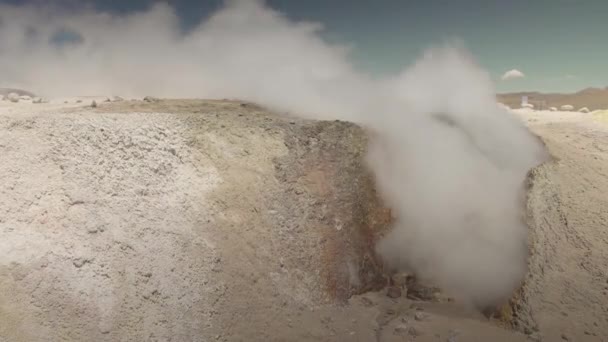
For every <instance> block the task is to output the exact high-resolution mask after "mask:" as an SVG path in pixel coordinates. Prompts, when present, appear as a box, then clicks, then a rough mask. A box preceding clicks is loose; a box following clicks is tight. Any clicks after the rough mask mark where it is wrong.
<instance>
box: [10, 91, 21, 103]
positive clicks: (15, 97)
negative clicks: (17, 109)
mask: <svg viewBox="0 0 608 342" xmlns="http://www.w3.org/2000/svg"><path fill="white" fill-rule="evenodd" d="M7 99H8V100H9V101H11V102H14V103H17V102H19V100H20V99H21V98H20V97H19V94H17V93H10V94H8V96H7Z"/></svg>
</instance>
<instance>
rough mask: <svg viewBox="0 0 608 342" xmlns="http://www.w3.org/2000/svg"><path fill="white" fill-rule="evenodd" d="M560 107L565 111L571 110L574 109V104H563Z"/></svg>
mask: <svg viewBox="0 0 608 342" xmlns="http://www.w3.org/2000/svg"><path fill="white" fill-rule="evenodd" d="M559 109H560V110H563V111H571V110H574V107H573V106H572V105H563V106H561V107H559Z"/></svg>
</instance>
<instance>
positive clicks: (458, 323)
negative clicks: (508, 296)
mask: <svg viewBox="0 0 608 342" xmlns="http://www.w3.org/2000/svg"><path fill="white" fill-rule="evenodd" d="M97 100H98V102H99V103H100V106H99V107H98V108H95V109H93V108H90V107H88V106H85V104H86V103H85V102H84V100H83V103H81V104H75V102H74V101H73V100H69V103H68V104H64V103H63V102H64V101H63V100H61V101H56V102H54V103H49V104H41V105H35V104H30V103H18V104H8V103H6V102H2V103H0V132H1V134H0V158H1V162H0V341H10V342H12V341H180V342H181V341H525V340H529V339H530V338H533V339H537V340H538V339H543V340H545V341H559V340H560V339H561V338H562V337H561V334H565V335H564V336H566V338H569V340H570V341H586V340H589V341H602V340H603V339H604V340H605V337H606V336H608V332H607V331H606V330H605V327H606V326H608V324H607V323H608V321H606V311H605V310H606V303H607V302H608V301H607V298H608V297H606V296H605V287H606V286H607V285H608V283H606V280H607V279H606V270H607V269H608V264H607V263H606V260H607V254H606V253H607V252H606V251H608V249H606V246H605V245H606V244H607V243H608V241H607V240H608V238H607V236H606V232H605V229H604V227H605V224H606V221H605V218H606V214H605V212H604V211H603V210H602V209H603V208H605V207H606V205H605V204H607V203H605V202H606V201H608V199H607V198H606V194H605V193H604V191H605V189H608V187H607V185H608V184H606V182H607V177H608V170H607V169H606V165H608V164H607V163H608V155H606V153H605V148H608V146H605V145H606V143H607V141H606V135H605V133H604V132H605V129H604V128H601V127H600V126H598V125H597V124H596V123H594V122H592V121H589V122H586V123H583V122H578V121H576V120H578V119H576V118H575V119H572V120H571V119H568V118H566V119H564V120H561V119H560V120H561V121H559V122H560V123H558V124H555V123H552V122H555V121H556V120H557V119H556V118H557V117H553V118H552V119H551V120H548V119H546V118H545V117H538V115H536V114H529V113H526V114H522V116H523V118H524V120H530V122H529V124H530V126H531V128H532V129H533V130H534V131H535V132H537V133H538V134H539V135H540V136H541V137H542V138H543V139H544V140H545V141H546V143H547V145H548V147H549V149H550V150H551V152H552V153H553V154H554V155H555V156H556V157H557V158H558V160H557V161H556V162H553V163H549V164H547V165H545V166H542V167H540V168H539V169H537V170H536V171H535V172H534V178H533V180H532V184H531V190H530V196H529V203H528V205H529V221H530V223H531V228H532V236H531V237H532V242H533V244H532V249H533V251H534V255H533V257H532V259H531V268H530V275H529V278H528V280H527V284H526V286H525V287H524V289H523V290H522V293H521V294H520V297H521V298H520V299H519V302H518V305H519V306H518V308H517V310H516V314H517V315H518V316H517V318H516V320H515V321H516V322H517V323H518V324H517V327H516V328H517V329H519V330H520V331H521V333H520V332H516V331H514V330H511V329H507V328H505V327H501V326H500V322H497V321H490V320H488V319H486V318H484V317H483V316H482V315H481V314H479V313H476V312H472V311H468V310H466V309H464V308H462V307H460V306H459V305H458V304H457V303H454V302H451V301H447V300H446V299H442V298H440V297H439V298H438V299H435V300H432V301H428V302H423V301H413V300H410V299H406V298H405V293H406V289H405V288H403V295H402V296H401V297H398V298H394V299H392V298H389V297H387V296H386V291H387V290H386V289H381V288H382V287H383V286H384V285H386V282H387V280H386V278H385V277H386V275H383V274H382V268H381V267H380V265H379V262H378V260H376V258H375V257H374V253H373V251H372V248H373V243H374V240H375V239H376V238H377V236H378V235H379V234H381V233H382V232H384V231H386V229H388V227H389V223H390V220H391V217H390V211H388V210H387V209H385V208H384V207H383V206H382V204H381V202H380V201H379V199H378V198H377V196H376V194H375V192H374V186H373V182H372V177H371V175H370V174H369V173H368V172H367V170H366V167H365V165H364V163H363V155H364V152H365V148H366V137H365V134H364V132H363V131H362V130H361V129H360V128H358V127H356V126H355V125H352V124H348V123H343V122H314V121H304V120H298V119H293V118H287V117H280V116H277V115H274V114H270V113H268V112H266V111H265V110H263V109H261V108H258V107H256V106H253V105H249V104H245V105H242V104H241V103H239V102H231V101H185V100H184V101H177V100H176V101H160V102H153V103H145V102H142V101H124V102H116V103H105V102H103V99H97ZM87 101H88V102H90V101H91V99H87ZM375 291H377V292H375ZM523 332H526V333H528V335H529V336H526V335H525V334H523ZM585 332H587V333H585Z"/></svg>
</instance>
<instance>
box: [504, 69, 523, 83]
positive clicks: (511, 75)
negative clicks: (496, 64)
mask: <svg viewBox="0 0 608 342" xmlns="http://www.w3.org/2000/svg"><path fill="white" fill-rule="evenodd" d="M524 77H526V75H525V74H524V73H523V72H521V71H519V70H517V69H511V70H509V71H507V72H505V73H504V74H503V75H502V77H501V79H502V80H503V81H508V80H512V79H515V78H524Z"/></svg>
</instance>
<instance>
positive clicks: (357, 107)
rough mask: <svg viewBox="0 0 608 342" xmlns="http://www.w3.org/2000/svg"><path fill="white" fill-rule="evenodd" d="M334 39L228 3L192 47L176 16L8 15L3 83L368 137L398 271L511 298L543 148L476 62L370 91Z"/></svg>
mask: <svg viewBox="0 0 608 342" xmlns="http://www.w3.org/2000/svg"><path fill="white" fill-rule="evenodd" d="M321 29H322V28H321V27H320V25H318V24H315V23H302V22H293V21H290V20H288V19H287V18H286V17H285V16H283V15H281V14H280V13H278V12H276V11H273V10H272V9H269V8H267V7H265V6H264V4H263V3H262V2H259V1H229V2H227V3H226V5H225V7H224V8H223V9H221V10H220V11H218V12H217V13H215V14H214V15H212V16H211V17H210V18H209V19H208V20H206V21H205V22H202V23H201V24H200V25H199V26H198V27H196V28H194V29H193V30H192V31H189V32H188V33H186V34H183V33H181V32H180V30H179V20H178V18H177V16H176V15H175V14H174V12H173V10H172V8H171V7H169V6H167V5H164V4H158V5H155V6H153V7H152V8H150V9H149V10H148V11H145V12H141V13H136V14H132V15H128V16H114V15H110V14H107V13H97V12H94V11H93V10H91V9H86V8H83V9H81V10H77V11H71V12H61V11H58V10H57V9H54V8H52V7H15V6H9V5H0V47H1V48H0V74H2V75H3V79H2V81H3V82H4V83H6V84H5V85H6V86H13V87H23V88H26V89H31V90H33V91H35V92H37V93H40V94H42V95H46V96H63V95H111V94H120V95H127V96H144V95H151V96H158V97H182V98H183V97H203V98H240V99H243V100H249V101H254V102H258V103H260V104H263V105H266V106H268V107H271V108H273V109H276V110H281V111H288V112H290V113H297V114H298V115H302V116H305V117H310V118H320V119H343V120H350V121H355V122H357V123H360V124H362V125H364V126H366V127H367V128H368V129H369V130H370V131H372V132H374V134H373V136H374V137H375V138H374V139H373V141H372V144H371V146H370V152H369V156H368V160H369V165H370V166H371V168H372V169H373V171H374V172H375V175H376V177H377V182H378V186H379V188H380V191H381V193H382V194H383V196H384V197H385V199H386V200H387V202H388V204H389V205H390V206H391V207H393V208H394V209H395V212H396V214H397V216H398V221H397V223H396V225H395V227H394V229H393V230H392V231H391V232H390V234H388V236H386V237H385V238H384V239H383V240H382V241H381V242H380V243H379V245H378V251H379V252H380V254H381V255H382V256H383V257H384V258H385V260H386V261H387V263H389V264H390V265H392V266H393V267H395V268H408V269H413V270H414V271H416V272H417V274H418V275H420V276H422V277H424V278H428V280H430V281H432V282H435V283H436V284H438V285H440V286H442V287H443V288H444V289H446V290H447V291H449V292H451V293H452V294H453V295H455V296H457V297H458V298H460V299H462V300H466V301H470V302H473V303H475V304H478V305H486V304H492V303H495V302H497V301H500V300H502V299H504V298H505V297H507V296H509V295H510V294H511V292H512V291H513V290H514V289H515V288H516V286H517V285H518V283H519V282H520V281H521V279H522V277H523V275H524V273H525V266H526V256H527V249H526V236H527V232H526V227H525V225H524V223H523V222H522V219H521V214H522V204H523V189H522V186H523V181H524V179H525V176H526V172H527V171H528V170H529V169H530V168H532V167H534V166H535V165H537V164H539V163H540V162H542V161H543V160H544V158H545V157H546V156H545V153H544V150H543V148H542V146H540V144H539V143H538V142H537V141H536V140H535V139H534V138H533V137H532V136H531V135H530V134H529V133H528V131H527V130H526V129H525V128H524V127H523V125H522V124H520V123H519V121H518V120H517V119H515V118H514V117H512V116H511V114H510V113H508V112H506V111H505V110H503V109H501V108H499V107H498V105H497V104H496V101H495V98H494V91H493V87H492V83H491V81H490V79H489V77H488V76H487V75H486V73H485V72H484V71H482V70H480V69H479V68H478V67H477V66H476V65H475V63H474V61H473V59H472V58H471V56H469V55H468V54H467V53H466V52H464V50H463V49H461V48H454V47H439V48H433V49H431V50H429V51H428V52H427V53H426V54H425V55H424V56H423V57H422V58H421V60H420V61H419V62H417V63H416V64H415V65H413V66H412V67H410V68H408V69H406V70H405V71H404V72H403V73H402V74H401V75H395V76H394V77H388V78H385V79H381V80H371V79H369V78H368V77H367V76H366V75H365V74H364V73H361V72H358V71H357V70H355V68H354V67H353V66H352V64H351V63H350V62H349V59H348V58H349V55H348V49H347V48H345V47H343V46H337V45H331V44H328V43H327V42H325V41H324V40H323V39H322V38H321V37H320V36H319V32H320V30H321ZM0 86H2V85H1V84H0Z"/></svg>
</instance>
